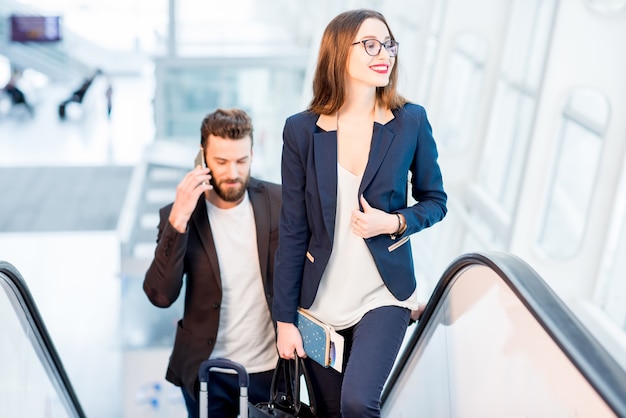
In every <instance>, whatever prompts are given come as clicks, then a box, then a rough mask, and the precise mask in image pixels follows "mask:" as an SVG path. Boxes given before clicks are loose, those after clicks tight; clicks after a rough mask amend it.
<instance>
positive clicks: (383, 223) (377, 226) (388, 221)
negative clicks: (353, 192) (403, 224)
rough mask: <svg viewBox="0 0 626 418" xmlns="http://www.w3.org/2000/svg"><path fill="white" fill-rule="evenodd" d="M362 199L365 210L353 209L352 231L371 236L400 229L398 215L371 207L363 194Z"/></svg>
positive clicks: (391, 232) (367, 236)
mask: <svg viewBox="0 0 626 418" xmlns="http://www.w3.org/2000/svg"><path fill="white" fill-rule="evenodd" d="M360 200H361V206H362V207H363V212H361V211H360V210H358V209H355V210H353V211H352V231H353V232H354V233H355V234H356V235H358V236H360V237H361V238H371V237H375V236H377V235H382V234H393V233H395V232H397V231H398V215H396V214H395V213H387V212H385V211H382V210H380V209H376V208H373V207H371V206H370V205H369V203H367V200H365V198H364V197H363V195H361V197H360ZM400 216H402V215H400Z"/></svg>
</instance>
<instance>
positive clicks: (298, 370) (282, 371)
mask: <svg viewBox="0 0 626 418" xmlns="http://www.w3.org/2000/svg"><path fill="white" fill-rule="evenodd" d="M292 365H293V372H292V367H291V366H292ZM281 375H282V380H283V382H284V383H285V390H286V395H287V397H288V398H289V399H291V400H292V402H293V406H294V412H295V413H296V414H298V413H299V412H300V409H301V407H302V403H301V401H300V375H302V376H304V382H305V383H306V389H307V394H308V395H309V408H310V410H311V412H312V413H313V415H315V414H316V410H317V407H316V403H315V395H314V393H313V386H311V377H310V376H309V371H308V369H307V368H306V365H305V364H304V360H303V359H302V358H300V357H298V356H297V355H296V358H295V360H285V359H283V358H279V359H278V363H277V364H276V370H275V371H274V375H273V376H272V384H271V386H270V402H269V406H270V408H273V407H274V405H275V404H276V403H277V402H278V400H279V399H278V398H279V392H278V385H279V382H280V376H281Z"/></svg>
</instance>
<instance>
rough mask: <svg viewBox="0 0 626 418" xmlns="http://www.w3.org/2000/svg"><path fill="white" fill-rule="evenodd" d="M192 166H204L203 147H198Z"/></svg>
mask: <svg viewBox="0 0 626 418" xmlns="http://www.w3.org/2000/svg"><path fill="white" fill-rule="evenodd" d="M193 166H194V167H197V166H200V167H202V168H205V167H206V161H204V149H203V148H200V150H199V151H198V154H197V155H196V159H195V160H194V164H193Z"/></svg>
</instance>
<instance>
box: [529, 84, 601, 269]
mask: <svg viewBox="0 0 626 418" xmlns="http://www.w3.org/2000/svg"><path fill="white" fill-rule="evenodd" d="M608 118H609V106H608V102H607V100H606V98H605V97H604V96H602V95H601V94H599V93H598V92H594V91H591V90H577V91H575V92H574V93H572V95H571V96H570V99H569V100H568V102H567V104H566V107H565V109H564V110H563V116H562V127H561V130H560V137H559V138H558V148H557V154H556V157H555V163H554V172H553V175H552V179H551V185H550V188H549V191H548V194H547V204H546V206H545V207H546V210H545V212H544V218H543V223H542V227H541V231H540V236H539V244H540V246H541V248H542V249H543V250H544V251H546V253H548V254H549V255H550V256H552V257H555V258H561V259H563V258H569V257H572V256H574V255H575V254H576V252H577V251H578V248H579V246H580V243H581V241H582V238H583V235H584V230H585V227H586V224H587V215H588V211H589V206H590V204H591V199H592V195H593V185H594V184H595V181H596V180H595V179H596V174H597V170H598V165H599V163H600V154H601V151H602V145H603V136H604V129H605V127H606V125H607V124H608Z"/></svg>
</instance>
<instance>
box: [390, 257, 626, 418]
mask: <svg viewBox="0 0 626 418" xmlns="http://www.w3.org/2000/svg"><path fill="white" fill-rule="evenodd" d="M420 322H421V323H420V324H419V325H418V327H417V329H416V330H415V333H414V334H413V335H412V337H411V339H410V341H409V342H408V344H407V349H406V350H405V351H404V352H403V355H402V356H401V357H400V358H399V359H398V362H397V364H396V367H395V368H394V371H393V373H392V376H391V377H390V380H389V383H388V385H387V386H386V388H385V392H384V393H383V416H384V417H394V418H401V417H427V418H430V417H458V418H464V417H467V418H469V417H480V418H489V417H499V418H500V417H550V418H554V417H594V418H600V417H616V416H626V406H625V405H626V374H625V373H624V370H622V369H621V368H620V367H619V366H618V365H617V363H615V361H614V360H613V359H612V358H610V356H608V354H607V353H606V351H605V350H604V349H603V348H602V347H601V346H600V345H599V344H598V343H597V342H596V341H595V340H594V339H593V338H592V337H591V335H590V334H589V333H588V332H587V331H586V330H585V329H584V328H583V326H582V325H581V324H580V323H579V322H578V321H577V320H576V319H575V318H574V317H573V315H572V314H571V313H570V312H569V311H568V310H567V308H566V307H565V306H564V305H563V303H562V302H561V301H560V300H559V299H558V298H557V297H556V295H555V294H554V293H553V292H552V291H551V290H550V289H549V288H548V287H547V285H546V284H545V283H544V282H543V281H542V280H541V279H540V278H539V277H538V276H537V275H536V274H535V273H534V272H533V271H532V269H530V268H529V267H528V266H526V265H525V264H524V263H523V262H521V261H520V260H519V259H517V258H514V257H512V256H508V255H501V254H491V255H489V256H483V255H478V254H472V255H467V256H464V257H461V258H459V259H458V260H457V261H456V262H454V263H453V264H452V265H451V267H450V268H449V269H448V271H447V273H446V274H445V275H444V277H442V279H441V281H440V283H439V285H438V286H437V289H436V290H435V292H434V293H433V296H432V298H431V300H430V301H429V304H428V307H427V309H426V311H425V313H424V315H423V317H422V320H421V321H420Z"/></svg>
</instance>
